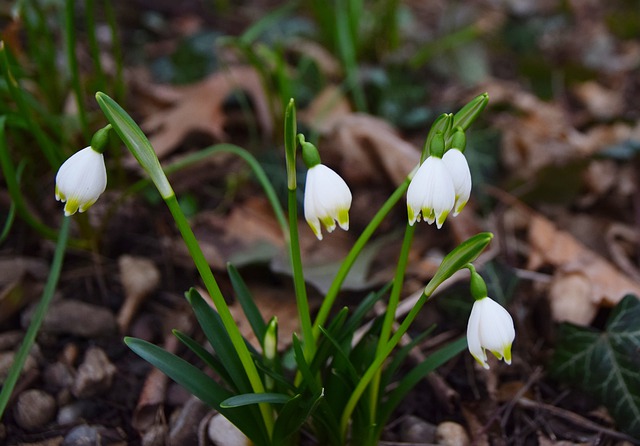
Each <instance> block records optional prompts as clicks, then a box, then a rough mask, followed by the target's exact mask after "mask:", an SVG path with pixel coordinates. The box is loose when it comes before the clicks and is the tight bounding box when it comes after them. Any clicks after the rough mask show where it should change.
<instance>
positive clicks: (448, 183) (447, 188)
mask: <svg viewBox="0 0 640 446" xmlns="http://www.w3.org/2000/svg"><path fill="white" fill-rule="evenodd" d="M430 159H431V160H432V162H431V166H430V170H429V173H430V176H429V185H428V188H427V190H426V191H425V199H424V202H423V204H422V208H423V209H425V208H426V209H432V210H433V212H434V214H435V221H436V224H437V226H438V228H440V227H442V224H443V223H444V219H445V218H446V217H447V215H448V214H449V212H451V209H452V208H453V204H454V203H455V199H456V195H455V189H454V186H453V180H452V179H451V175H450V174H449V171H448V170H447V168H446V165H445V164H444V161H442V159H440V158H437V157H433V156H432V157H429V158H427V161H429V160H430ZM427 161H425V162H427ZM422 216H423V217H425V219H427V216H425V215H424V212H423V213H422ZM432 221H433V219H431V222H432ZM431 222H430V223H431Z"/></svg>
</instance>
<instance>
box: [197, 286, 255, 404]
mask: <svg viewBox="0 0 640 446" xmlns="http://www.w3.org/2000/svg"><path fill="white" fill-rule="evenodd" d="M186 295H187V300H188V301H189V303H190V304H191V308H193V312H194V313H195V315H196V318H197V319H198V323H199V324H200V327H202V331H203V332H204V334H205V336H206V337H207V340H208V341H209V343H210V344H211V347H213V350H214V351H215V352H216V354H217V355H218V357H219V358H220V361H221V362H222V364H223V365H224V367H225V369H226V370H227V372H228V374H229V376H231V379H232V380H233V384H234V385H235V387H236V389H237V391H238V392H240V393H251V391H252V388H251V384H250V383H249V379H248V378H247V374H246V373H245V371H244V368H243V367H242V362H240V357H239V356H238V352H236V350H235V348H234V346H233V343H232V342H231V338H230V337H229V334H228V333H227V331H226V330H225V328H224V325H223V324H222V321H221V319H220V316H219V315H218V313H216V311H215V310H214V309H213V308H211V307H210V306H209V305H208V304H207V303H206V302H205V300H204V299H203V298H202V296H200V293H198V291H197V290H196V289H195V288H191V289H190V290H189V291H188V292H187V293H186Z"/></svg>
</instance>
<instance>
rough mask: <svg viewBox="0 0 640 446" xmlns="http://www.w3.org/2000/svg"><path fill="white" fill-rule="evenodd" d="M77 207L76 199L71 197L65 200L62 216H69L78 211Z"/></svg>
mask: <svg viewBox="0 0 640 446" xmlns="http://www.w3.org/2000/svg"><path fill="white" fill-rule="evenodd" d="M79 207H80V203H78V200H74V199H71V200H69V201H67V204H65V205H64V216H65V217H69V216H71V215H73V214H75V213H76V212H78V208H79ZM80 212H82V211H80Z"/></svg>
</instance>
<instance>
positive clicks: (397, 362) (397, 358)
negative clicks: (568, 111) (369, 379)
mask: <svg viewBox="0 0 640 446" xmlns="http://www.w3.org/2000/svg"><path fill="white" fill-rule="evenodd" d="M435 328H436V326H435V324H434V325H432V326H431V327H429V328H428V329H426V330H425V331H424V332H422V333H420V335H418V336H416V337H415V338H413V339H412V340H411V342H410V343H408V344H407V345H405V346H403V347H402V348H401V349H400V350H398V351H397V352H396V353H395V354H394V355H393V360H392V361H391V362H390V363H389V365H388V366H386V367H385V369H384V372H383V373H382V378H381V380H380V388H381V389H384V388H386V387H387V386H388V385H389V384H391V380H392V379H393V376H394V375H395V373H396V372H397V371H398V369H400V366H401V365H402V363H403V362H404V360H405V359H407V356H409V353H410V352H411V350H413V348H414V347H415V346H416V345H418V344H419V343H420V342H422V341H423V340H424V339H425V338H426V337H427V336H429V335H430V334H431V332H433V330H435Z"/></svg>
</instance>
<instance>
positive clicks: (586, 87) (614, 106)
mask: <svg viewBox="0 0 640 446" xmlns="http://www.w3.org/2000/svg"><path fill="white" fill-rule="evenodd" d="M573 93H574V94H575V95H576V97H577V98H578V99H579V100H580V102H582V104H583V105H584V106H585V107H586V108H587V111H588V112H589V113H590V114H591V116H593V117H594V118H596V119H601V120H608V119H612V118H615V117H617V116H622V115H623V111H624V97H623V93H622V90H619V89H615V90H612V89H607V88H605V87H603V86H602V85H600V84H599V83H597V82H596V81H589V82H584V83H582V84H579V85H577V86H575V87H574V88H573Z"/></svg>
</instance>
